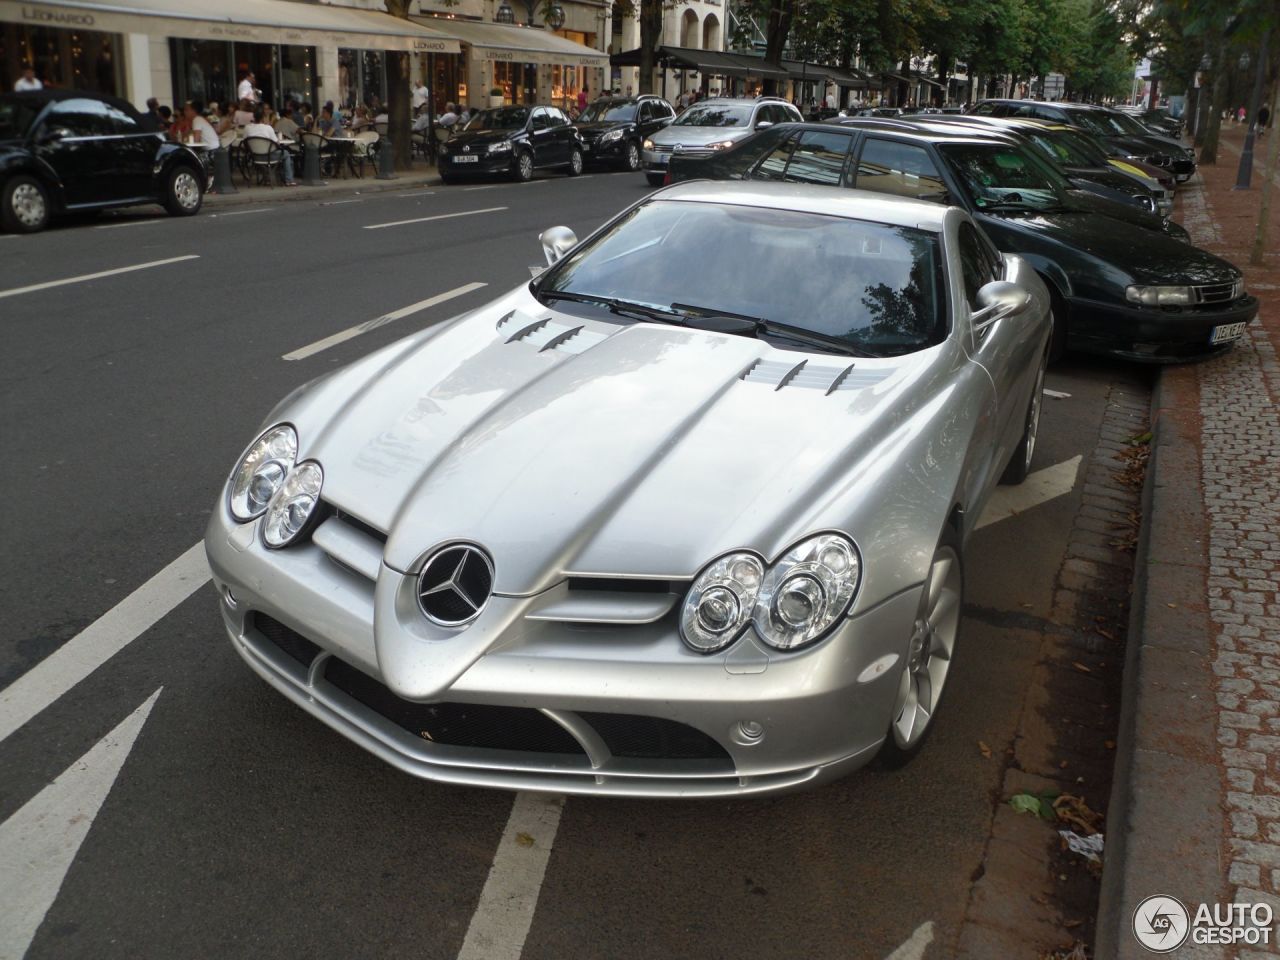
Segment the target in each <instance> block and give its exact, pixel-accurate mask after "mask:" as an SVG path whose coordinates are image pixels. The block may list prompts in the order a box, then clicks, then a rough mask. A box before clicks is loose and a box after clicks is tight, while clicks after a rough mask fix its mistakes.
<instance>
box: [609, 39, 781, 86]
mask: <svg viewBox="0 0 1280 960" xmlns="http://www.w3.org/2000/svg"><path fill="white" fill-rule="evenodd" d="M609 62H610V63H611V64H613V65H614V66H615V67H638V66H640V49H639V48H638V47H637V48H636V49H635V50H628V51H626V52H625V53H615V54H614V55H613V56H612V57H610V58H609ZM654 62H655V64H658V65H665V66H666V67H667V68H668V69H673V70H697V71H700V72H701V73H709V74H711V75H712V76H721V77H760V78H766V77H769V78H773V79H777V80H786V79H787V78H788V77H789V76H790V74H789V73H787V71H786V70H780V69H778V68H777V67H771V66H769V65H768V64H766V63H765V62H764V61H763V60H762V59H761V58H759V57H752V56H748V55H746V54H741V53H728V52H726V51H720V50H699V49H698V48H697V47H668V46H665V45H664V46H661V47H658V49H657V51H656V52H655V53H654Z"/></svg>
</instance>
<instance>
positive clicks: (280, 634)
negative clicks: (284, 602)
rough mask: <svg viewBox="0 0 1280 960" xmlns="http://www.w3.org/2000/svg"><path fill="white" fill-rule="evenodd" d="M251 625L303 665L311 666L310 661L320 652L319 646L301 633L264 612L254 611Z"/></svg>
mask: <svg viewBox="0 0 1280 960" xmlns="http://www.w3.org/2000/svg"><path fill="white" fill-rule="evenodd" d="M253 625H254V626H255V627H256V628H257V629H258V632H259V633H260V634H262V635H263V636H264V637H266V638H267V639H268V640H270V641H271V642H272V643H274V644H275V645H276V646H277V647H279V648H280V649H281V650H283V651H284V652H285V653H287V654H288V655H289V656H291V657H293V659H295V660H297V661H298V662H299V663H300V664H302V665H303V666H304V667H309V666H311V661H312V660H314V659H315V658H316V656H317V655H318V654H319V653H320V648H319V647H317V646H316V645H315V644H314V643H312V642H311V641H310V640H308V639H307V638H306V637H304V636H303V635H302V634H300V633H298V632H297V631H296V630H292V629H290V628H289V627H286V626H285V625H284V624H283V623H281V622H280V621H279V620H273V619H272V618H271V617H268V616H267V615H266V614H264V613H255V614H254V615H253Z"/></svg>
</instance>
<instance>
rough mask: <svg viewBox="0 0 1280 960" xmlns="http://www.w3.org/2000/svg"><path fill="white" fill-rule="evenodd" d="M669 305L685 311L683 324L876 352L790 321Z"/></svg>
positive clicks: (861, 353) (850, 351)
mask: <svg viewBox="0 0 1280 960" xmlns="http://www.w3.org/2000/svg"><path fill="white" fill-rule="evenodd" d="M671 309H672V310H679V311H681V312H682V313H684V315H685V316H684V325H685V326H686V327H699V328H702V329H709V330H716V331H718V332H720V333H744V334H750V335H751V336H754V337H759V336H760V334H761V333H764V334H767V335H768V336H771V337H777V338H778V339H780V340H791V341H792V342H795V343H803V344H806V345H808V346H813V347H823V348H825V349H827V350H832V351H835V352H837V353H844V354H848V355H849V356H853V357H874V356H876V354H874V353H868V352H866V351H865V350H861V349H859V348H858V347H856V346H854V345H853V344H851V343H850V342H849V341H848V340H844V339H842V338H841V337H831V336H828V335H827V334H825V333H816V332H814V331H813V330H806V329H805V328H804V327H797V326H793V325H792V324H789V323H779V322H778V321H777V320H766V319H765V318H764V317H752V316H748V315H746V314H742V313H727V312H725V311H723V310H712V309H709V308H707V307H697V306H694V305H693V304H690V303H673V304H671ZM734 325H737V329H731V327H733V326H734Z"/></svg>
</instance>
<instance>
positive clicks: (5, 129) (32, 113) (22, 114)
mask: <svg viewBox="0 0 1280 960" xmlns="http://www.w3.org/2000/svg"><path fill="white" fill-rule="evenodd" d="M43 106H44V104H43V103H26V102H24V101H22V100H18V99H12V100H0V140H19V139H21V138H22V137H25V136H26V135H27V131H28V130H29V129H31V123H32V121H33V120H35V118H36V114H37V113H39V112H40V108H41V107H43Z"/></svg>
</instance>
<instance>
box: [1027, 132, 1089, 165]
mask: <svg viewBox="0 0 1280 960" xmlns="http://www.w3.org/2000/svg"><path fill="white" fill-rule="evenodd" d="M1025 133H1026V135H1027V136H1028V137H1029V138H1030V139H1031V142H1032V143H1034V144H1035V145H1036V146H1037V147H1039V148H1040V149H1041V150H1043V151H1044V152H1045V155H1046V156H1049V157H1052V158H1053V159H1054V160H1056V161H1057V162H1058V163H1060V164H1062V165H1063V166H1065V167H1094V166H1098V163H1097V162H1096V159H1095V158H1094V156H1093V154H1092V153H1090V152H1089V151H1088V150H1086V149H1085V148H1084V147H1082V146H1081V145H1080V142H1079V140H1078V139H1077V138H1076V137H1074V136H1072V135H1071V134H1069V133H1068V134H1064V133H1059V132H1056V131H1055V132H1053V133H1050V132H1048V131H1045V132H1043V133H1042V132H1040V131H1038V130H1027V131H1025Z"/></svg>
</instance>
